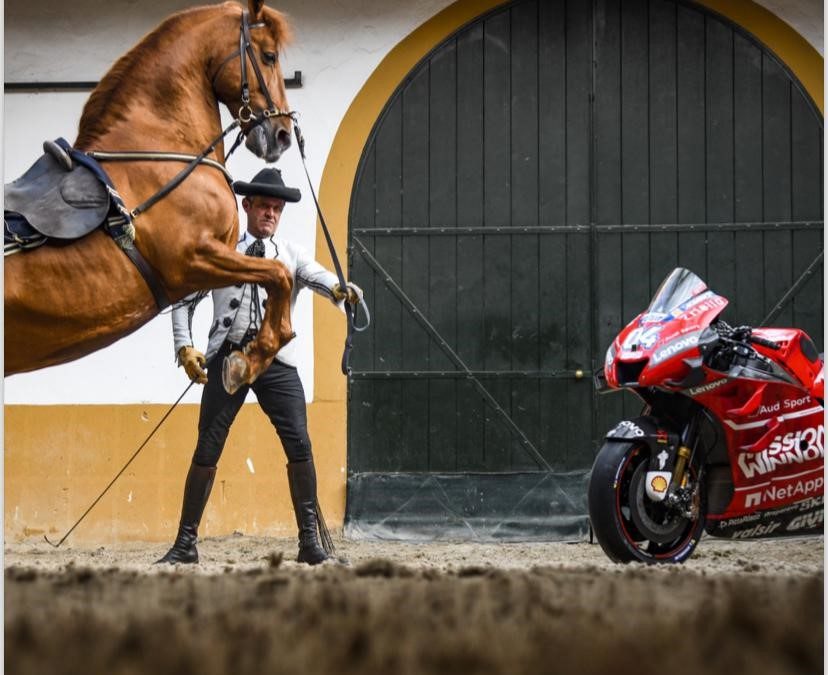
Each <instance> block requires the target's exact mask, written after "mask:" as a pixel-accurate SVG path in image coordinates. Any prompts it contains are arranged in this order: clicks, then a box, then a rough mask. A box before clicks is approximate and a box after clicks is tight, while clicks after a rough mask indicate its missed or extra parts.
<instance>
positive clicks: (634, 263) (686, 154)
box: [347, 0, 823, 538]
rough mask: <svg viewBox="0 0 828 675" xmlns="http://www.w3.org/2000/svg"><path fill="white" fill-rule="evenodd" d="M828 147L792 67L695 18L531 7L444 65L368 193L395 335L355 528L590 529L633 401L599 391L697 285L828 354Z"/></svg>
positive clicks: (592, 7)
mask: <svg viewBox="0 0 828 675" xmlns="http://www.w3.org/2000/svg"><path fill="white" fill-rule="evenodd" d="M822 135H823V132H822V117H821V115H820V113H819V111H818V110H817V108H816V107H815V106H814V104H813V102H812V101H811V100H810V98H809V97H808V95H807V94H806V93H805V92H804V90H803V89H802V87H801V86H800V84H799V83H798V81H797V80H796V79H795V78H794V77H793V75H792V74H791V73H790V71H789V70H788V69H787V68H786V67H785V66H784V65H783V64H782V63H781V62H780V61H779V60H778V59H777V58H776V56H774V54H773V53H772V52H771V51H770V50H769V49H767V48H766V47H765V46H764V45H762V44H761V43H759V42H758V41H757V40H756V39H755V38H754V37H753V36H751V35H750V34H748V33H747V32H745V31H744V30H742V29H741V28H739V27H738V26H735V25H734V24H732V23H731V22H729V21H728V20H727V19H724V18H723V17H721V16H719V15H717V14H715V13H713V12H711V11H710V10H708V9H706V8H704V7H702V6H699V5H695V4H691V3H685V2H681V1H675V0H650V1H646V0H637V1H632V2H630V1H627V0H625V1H624V2H623V3H622V2H620V1H618V0H615V1H611V0H596V1H595V2H594V3H574V2H568V3H567V2H564V1H563V0H559V1H555V2H539V1H538V0H516V1H515V2H512V3H509V4H507V5H503V6H501V7H498V8H496V9H494V10H492V11H490V12H488V13H487V14H485V15H483V16H481V17H479V18H477V19H475V20H474V21H473V22H472V23H470V24H468V25H466V26H464V27H463V28H462V29H460V30H459V31H457V32H456V33H455V34H453V35H452V36H450V37H449V38H448V39H446V40H445V41H443V42H442V43H441V44H440V45H438V46H437V47H436V48H434V49H433V50H432V51H431V53H430V54H428V55H427V56H426V57H425V58H424V59H423V60H422V61H421V62H420V63H419V64H418V65H417V66H416V67H414V68H413V69H412V70H411V72H410V73H409V74H408V75H407V76H406V77H405V79H404V81H403V82H402V83H401V84H400V86H399V87H398V88H397V90H396V91H395V93H394V94H393V96H391V98H390V99H389V100H388V102H387V104H386V106H385V109H384V110H383V112H382V114H381V115H380V117H379V119H378V121H377V122H376V124H375V126H374V129H373V131H372V133H371V136H370V138H369V141H368V143H367V144H366V146H365V148H364V151H363V153H362V157H361V160H360V164H359V170H358V173H357V178H356V181H355V184H354V188H353V192H352V200H351V205H350V217H349V244H350V246H351V250H352V257H351V276H352V278H354V279H360V280H369V283H367V284H366V287H367V288H366V290H367V292H368V296H369V297H371V298H372V299H373V310H374V315H375V322H374V326H373V328H372V329H371V330H370V331H369V332H367V333H365V334H363V335H360V336H359V337H358V339H357V347H356V350H355V353H354V358H353V362H352V366H353V369H354V370H353V373H352V375H351V377H350V380H349V394H348V395H349V412H348V426H349V438H348V446H349V450H348V470H349V482H348V484H349V493H348V516H347V518H348V521H349V527H351V528H352V530H353V529H354V528H356V529H358V530H359V531H360V532H371V531H374V532H375V533H376V532H381V533H382V534H383V536H389V534H391V535H393V536H401V537H407V536H426V537H428V536H441V535H443V536H457V535H461V536H473V537H478V538H487V537H495V538H498V537H500V538H512V537H516V538H532V537H539V538H552V537H554V536H556V535H557V536H560V537H572V536H578V535H579V534H582V533H583V532H585V530H586V521H585V500H584V492H583V491H584V487H585V484H586V476H587V472H588V470H589V468H590V466H591V463H592V458H593V453H594V451H595V450H596V448H597V446H598V445H599V443H600V438H601V437H602V435H603V433H604V431H605V430H606V429H607V428H608V426H610V425H611V422H610V420H615V419H617V418H619V417H620V416H621V415H623V414H625V412H627V413H629V412H632V411H633V410H634V409H635V406H636V404H635V402H633V401H631V400H626V401H625V400H624V399H623V398H622V397H610V398H601V399H599V398H598V397H597V396H596V395H595V394H594V391H593V387H592V383H591V379H590V377H589V375H590V373H591V372H592V371H593V370H594V369H595V368H597V367H598V366H600V364H601V363H602V361H603V356H604V352H605V350H606V347H607V345H608V344H609V342H610V341H611V339H612V337H613V336H614V335H615V334H616V333H617V332H618V330H619V329H620V328H621V326H622V325H623V324H625V323H626V322H627V321H629V320H630V319H631V318H632V317H633V316H634V315H635V314H636V313H637V312H638V311H640V309H641V308H643V307H644V306H645V305H646V302H647V300H648V298H649V297H650V295H651V294H652V292H653V291H654V289H655V287H656V286H657V285H658V283H659V282H660V281H661V279H662V278H663V277H664V276H665V275H666V274H667V272H669V270H670V269H672V268H673V267H674V266H676V265H679V264H680V265H683V266H685V267H689V268H691V269H693V270H694V271H696V272H697V273H698V274H700V275H701V276H703V277H704V278H705V279H706V280H707V281H708V283H709V284H710V285H711V286H712V287H713V288H715V289H717V290H718V291H719V292H721V293H722V294H724V295H726V296H728V297H729V298H730V299H731V302H732V304H731V307H730V308H729V310H728V316H730V317H733V318H734V320H735V321H736V322H738V323H753V324H758V323H760V322H761V321H762V320H763V319H765V318H767V317H773V319H774V320H775V321H776V323H778V324H790V325H797V326H801V327H803V328H805V329H806V330H807V331H808V332H809V333H810V334H811V335H812V336H813V337H814V339H815V340H816V341H817V342H818V344H820V345H822V343H823V334H822V307H823V296H822V286H821V283H820V279H821V271H822V263H821V251H822V246H823V242H822V217H823V216H822ZM624 408H629V410H627V411H625V410H624Z"/></svg>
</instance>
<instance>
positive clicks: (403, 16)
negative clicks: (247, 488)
mask: <svg viewBox="0 0 828 675" xmlns="http://www.w3.org/2000/svg"><path fill="white" fill-rule="evenodd" d="M193 4H194V3H193V2H188V1H186V0H159V1H157V2H139V1H137V0H110V1H109V2H106V3H100V2H98V1H97V0H79V1H78V2H74V3H72V5H71V7H72V9H71V11H68V10H67V9H66V7H67V6H66V5H65V4H64V3H57V2H52V1H50V2H40V1H37V0H35V1H22V0H7V1H6V3H5V49H4V55H5V79H6V81H9V82H15V81H18V82H20V81H84V80H98V79H100V77H101V76H102V75H103V74H104V72H105V71H106V70H107V69H108V68H109V66H110V65H111V64H112V63H113V62H114V61H115V60H116V59H117V57H118V56H120V54H122V53H123V52H124V51H126V49H127V48H128V47H129V46H131V45H132V44H134V43H135V42H137V40H138V39H139V38H140V37H141V36H142V35H143V34H145V33H146V32H147V31H149V30H151V29H152V28H153V27H154V26H156V25H157V24H158V23H159V22H160V21H161V20H162V19H163V18H164V17H165V16H167V15H168V14H170V13H172V12H173V11H176V10H178V9H181V8H184V7H189V6H192V5H193ZM449 4H451V0H417V2H408V1H406V0H317V1H315V2H302V1H301V0H281V1H280V2H279V4H278V5H274V6H275V7H277V9H279V10H281V11H283V12H285V13H286V14H288V16H289V17H290V19H291V23H292V25H293V29H294V33H295V40H294V43H293V45H291V46H290V47H289V48H288V49H287V51H286V53H285V55H284V57H283V58H282V67H283V69H284V73H285V76H286V77H291V76H292V75H293V72H294V71H295V70H300V71H302V78H303V87H302V88H301V89H291V90H289V91H288V97H289V101H290V104H291V107H292V108H293V109H295V110H298V111H300V113H301V118H300V125H301V127H302V131H303V132H304V134H305V137H306V153H307V155H308V169H309V171H310V174H311V177H312V179H313V181H314V188H315V189H317V190H318V188H319V179H320V177H321V175H322V170H323V167H324V165H325V161H326V159H327V156H328V152H329V149H330V146H331V144H332V142H333V138H334V135H335V134H336V131H337V128H338V126H339V123H340V120H341V119H342V117H343V115H344V113H345V111H346V110H347V108H348V106H349V105H350V103H351V101H352V100H353V98H354V96H355V95H356V94H357V92H358V91H359V89H360V88H361V87H362V85H363V84H364V82H365V80H366V79H367V78H368V76H369V75H370V74H371V73H372V72H373V70H374V69H375V68H376V66H377V65H378V64H379V62H380V61H381V60H382V58H383V57H384V56H385V55H386V54H387V53H388V51H389V50H390V49H391V48H393V47H394V45H396V44H397V43H398V42H399V41H400V40H402V39H403V38H404V37H405V36H406V35H408V34H409V33H410V32H411V31H412V30H414V29H415V28H416V27H417V26H419V25H420V24H422V23H423V22H424V21H426V20H427V19H429V18H430V17H431V16H433V15H434V14H435V13H437V12H438V11H440V10H441V9H443V8H444V7H446V6H448V5H449ZM87 96H88V94H85V93H83V94H78V93H38V94H23V93H13V94H6V95H5V96H4V108H5V109H4V128H3V155H4V157H3V170H4V182H8V181H10V180H13V179H14V178H16V177H17V176H19V175H20V174H21V173H22V172H23V171H25V170H26V168H28V166H29V165H30V164H31V163H32V162H33V161H34V160H35V159H36V158H37V157H38V156H39V154H40V153H41V145H42V142H43V140H44V139H47V138H48V139H51V138H55V137H57V136H64V137H66V138H67V139H68V140H69V141H70V142H71V141H72V140H74V138H75V135H76V129H77V123H78V119H79V118H80V113H81V109H82V106H83V103H84V102H85V100H86V98H87ZM229 119H230V118H229V116H228V117H227V120H228V121H229ZM159 149H161V148H159ZM263 166H264V164H263V163H262V162H261V160H259V159H257V158H255V157H253V156H252V155H251V154H250V153H249V152H247V151H246V150H244V149H243V148H241V149H239V150H238V151H237V152H236V154H235V155H234V156H233V157H231V159H230V161H229V163H228V167H229V169H230V171H231V172H232V173H233V175H234V176H235V177H237V178H240V179H248V178H250V177H251V176H252V175H253V174H255V173H256V172H257V171H258V170H259V169H260V168H262V167H263ZM279 167H280V168H281V169H282V171H283V174H284V176H285V178H286V181H287V182H288V184H290V185H295V186H297V187H299V188H300V189H301V190H302V192H303V195H304V199H303V200H302V201H301V202H300V203H299V204H296V205H290V206H289V207H288V209H287V210H286V211H285V215H284V216H283V218H282V223H281V225H280V230H279V232H280V235H281V236H286V237H289V238H292V239H294V240H295V241H298V242H299V243H301V244H302V245H303V246H305V247H306V248H307V249H308V250H310V251H313V250H314V246H315V239H316V231H315V227H316V226H315V222H316V216H315V211H314V207H313V202H312V200H311V198H310V194H309V190H308V188H307V183H306V180H305V177H304V172H303V170H302V167H301V163H300V159H299V154H298V151H296V150H295V148H294V149H291V150H290V151H289V152H288V154H287V156H285V157H284V158H283V159H281V160H280V161H279ZM180 189H183V188H180ZM344 253H345V252H344V251H340V256H341V257H344ZM354 281H356V282H357V283H359V280H358V279H355V280H354ZM311 300H312V297H311V294H310V292H309V291H306V292H304V293H302V294H301V295H300V301H299V303H298V305H297V310H296V317H295V325H296V330H297V334H298V338H297V340H298V341H299V343H300V347H301V353H302V363H301V367H300V374H301V376H302V380H303V382H304V384H305V388H306V393H307V396H308V399H309V400H310V399H311V398H312V395H313V342H312V333H313V325H312V304H311ZM323 302H324V301H323ZM209 304H210V303H209V302H207V301H205V302H203V303H202V304H201V305H200V306H199V311H198V312H197V314H196V320H195V322H194V331H193V333H194V337H195V338H196V344H199V336H200V338H201V341H200V343H201V345H202V346H203V345H204V344H206V336H207V329H208V324H209V320H210V314H211V312H210V307H209ZM330 311H336V310H334V309H333V307H331V310H330ZM330 346H331V349H337V350H338V349H341V345H340V344H331V345H330ZM186 384H187V379H186V377H185V376H184V374H183V371H182V370H181V369H178V368H176V367H175V365H174V362H173V351H172V334H171V330H170V317H169V316H168V315H162V316H160V317H157V318H156V319H154V320H153V321H151V322H150V323H149V324H147V325H146V326H144V327H143V328H141V329H139V330H138V331H137V332H136V333H134V334H132V335H131V336H128V337H126V338H124V339H122V340H121V341H119V342H118V343H116V344H115V345H112V346H111V347H109V348H107V349H104V350H101V351H100V352H97V353H95V354H92V355H90V356H88V357H86V358H83V359H80V360H78V361H74V362H72V363H69V364H65V365H62V366H57V367H53V368H48V369H45V370H43V371H39V372H36V373H28V374H23V375H15V376H12V377H9V378H6V379H5V383H4V399H5V402H6V403H29V404H50V403H142V402H147V403H171V402H173V401H174V400H175V399H176V398H178V396H179V395H180V394H181V392H182V390H183V389H184V387H185V386H186ZM199 395H200V390H199V388H198V387H194V388H193V389H192V390H190V392H189V393H188V395H187V398H185V401H190V402H197V401H198V400H199ZM251 396H252V395H251Z"/></svg>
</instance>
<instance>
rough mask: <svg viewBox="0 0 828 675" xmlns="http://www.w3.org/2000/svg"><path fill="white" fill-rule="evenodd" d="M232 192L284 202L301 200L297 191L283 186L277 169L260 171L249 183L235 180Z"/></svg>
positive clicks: (283, 183)
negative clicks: (274, 198) (282, 200)
mask: <svg viewBox="0 0 828 675" xmlns="http://www.w3.org/2000/svg"><path fill="white" fill-rule="evenodd" d="M233 191H234V192H235V193H236V194H237V195H244V196H245V197H276V198H277V199H284V200H285V201H286V202H298V201H299V200H300V199H302V193H301V192H299V190H297V189H296V188H292V187H287V186H286V185H285V182H284V181H283V180H282V172H281V171H279V169H262V170H261V171H259V173H257V174H256V175H255V176H253V180H251V181H250V182H249V183H245V182H244V181H241V180H237V181H235V182H234V183H233Z"/></svg>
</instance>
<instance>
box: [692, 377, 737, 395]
mask: <svg viewBox="0 0 828 675" xmlns="http://www.w3.org/2000/svg"><path fill="white" fill-rule="evenodd" d="M727 381H728V380H727V378H726V377H723V378H722V379H720V380H714V381H713V382H708V383H707V384H703V385H701V386H699V387H690V388H689V389H688V390H687V393H688V394H690V396H701V395H702V394H706V393H707V392H710V391H713V390H714V389H718V388H719V387H721V386H722V385H723V384H726V383H727Z"/></svg>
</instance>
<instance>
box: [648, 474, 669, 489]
mask: <svg viewBox="0 0 828 675" xmlns="http://www.w3.org/2000/svg"><path fill="white" fill-rule="evenodd" d="M650 487H651V488H653V492H658V493H661V492H666V491H667V479H666V478H664V476H656V477H655V478H653V480H651V481H650Z"/></svg>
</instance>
